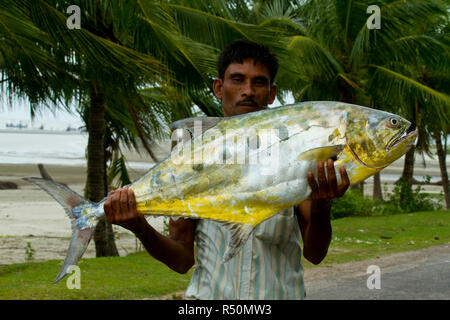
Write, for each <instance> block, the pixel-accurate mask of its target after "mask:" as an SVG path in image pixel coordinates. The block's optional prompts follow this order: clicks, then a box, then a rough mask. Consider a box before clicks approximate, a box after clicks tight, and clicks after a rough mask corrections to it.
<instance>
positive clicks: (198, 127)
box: [169, 117, 223, 139]
mask: <svg viewBox="0 0 450 320" xmlns="http://www.w3.org/2000/svg"><path fill="white" fill-rule="evenodd" d="M222 119H223V118H220V117H192V118H187V119H182V120H178V121H175V122H174V123H171V124H170V125H169V127H170V129H171V130H172V131H174V130H176V129H185V130H187V131H189V133H190V135H191V138H192V139H193V138H195V137H197V136H198V135H201V134H202V133H203V132H205V131H206V130H208V129H210V128H212V127H214V126H215V125H216V124H217V123H219V122H220V121H221V120H222Z"/></svg>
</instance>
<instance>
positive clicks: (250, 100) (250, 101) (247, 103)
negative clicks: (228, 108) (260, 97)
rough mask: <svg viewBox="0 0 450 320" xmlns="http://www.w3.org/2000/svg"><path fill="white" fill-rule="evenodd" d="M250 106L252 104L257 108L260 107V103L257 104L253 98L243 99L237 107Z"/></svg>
mask: <svg viewBox="0 0 450 320" xmlns="http://www.w3.org/2000/svg"><path fill="white" fill-rule="evenodd" d="M249 104H252V105H254V106H255V107H259V105H258V103H256V101H255V100H253V99H252V98H245V99H243V100H241V101H238V102H237V103H236V106H242V105H249Z"/></svg>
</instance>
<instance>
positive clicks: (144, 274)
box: [0, 252, 192, 300]
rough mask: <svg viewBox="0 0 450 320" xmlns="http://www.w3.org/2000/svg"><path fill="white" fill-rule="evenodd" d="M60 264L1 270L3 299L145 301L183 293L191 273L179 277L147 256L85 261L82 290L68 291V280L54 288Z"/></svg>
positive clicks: (3, 268) (21, 264) (0, 278)
mask: <svg viewBox="0 0 450 320" xmlns="http://www.w3.org/2000/svg"><path fill="white" fill-rule="evenodd" d="M61 265H62V261H60V260H50V261H45V262H28V263H20V264H12V265H8V266H3V267H0V300H2V299H31V300H33V299H49V300H52V299H142V298H152V297H157V296H161V295H164V294H168V293H171V292H174V291H179V290H183V289H185V288H186V287H187V285H188V284H189V280H190V278H191V275H192V271H190V272H188V273H187V274H184V275H180V274H178V273H176V272H174V271H170V270H169V269H168V268H167V267H166V266H165V265H164V264H162V263H161V262H159V261H157V260H155V259H153V258H152V257H151V256H149V255H148V254H147V253H146V252H138V253H133V254H129V255H128V256H126V257H113V258H95V259H82V260H81V261H80V263H79V264H78V266H79V267H80V270H81V281H80V283H81V289H80V290H77V289H72V290H71V289H68V288H67V285H66V283H67V279H68V277H66V278H64V279H63V280H61V281H60V282H59V283H57V284H51V282H52V281H53V280H54V279H55V277H56V275H57V274H58V272H59V270H60V268H61Z"/></svg>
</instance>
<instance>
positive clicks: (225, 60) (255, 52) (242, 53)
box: [217, 39, 278, 84]
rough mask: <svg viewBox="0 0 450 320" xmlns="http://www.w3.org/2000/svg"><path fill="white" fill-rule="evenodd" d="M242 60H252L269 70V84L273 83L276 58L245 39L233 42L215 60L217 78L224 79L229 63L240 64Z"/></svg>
mask: <svg viewBox="0 0 450 320" xmlns="http://www.w3.org/2000/svg"><path fill="white" fill-rule="evenodd" d="M244 59H253V60H254V61H255V62H259V63H261V64H263V65H265V66H266V67H267V68H268V69H269V73H270V83H271V84H272V83H273V80H274V79H275V76H276V75H277V72H278V59H277V57H276V56H275V55H274V54H273V53H272V52H271V51H270V50H269V48H267V47H266V46H264V45H262V44H258V43H255V42H251V41H248V40H246V39H238V40H234V41H233V42H231V43H230V44H229V45H228V46H227V47H225V49H223V51H222V53H221V54H220V56H219V59H218V60H217V70H218V71H219V78H221V79H222V80H223V79H224V76H225V70H227V68H228V66H229V65H230V64H231V63H242V62H243V60H244Z"/></svg>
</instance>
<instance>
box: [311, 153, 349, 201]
mask: <svg viewBox="0 0 450 320" xmlns="http://www.w3.org/2000/svg"><path fill="white" fill-rule="evenodd" d="M339 173H340V175H341V180H342V182H341V184H340V185H339V186H338V184H337V179H336V171H335V170H334V165H333V160H332V159H328V161H327V174H328V180H327V176H326V175H325V165H324V163H323V162H321V161H320V162H319V163H318V164H317V181H318V182H319V184H317V182H316V179H314V174H313V173H312V172H308V183H309V186H310V187H311V190H312V192H311V198H312V200H332V199H334V198H340V197H342V196H343V195H344V193H345V191H347V189H348V187H349V186H350V180H349V178H348V175H347V171H346V170H345V168H344V167H340V168H339Z"/></svg>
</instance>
